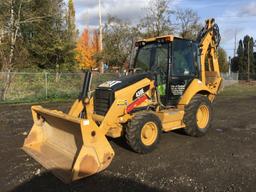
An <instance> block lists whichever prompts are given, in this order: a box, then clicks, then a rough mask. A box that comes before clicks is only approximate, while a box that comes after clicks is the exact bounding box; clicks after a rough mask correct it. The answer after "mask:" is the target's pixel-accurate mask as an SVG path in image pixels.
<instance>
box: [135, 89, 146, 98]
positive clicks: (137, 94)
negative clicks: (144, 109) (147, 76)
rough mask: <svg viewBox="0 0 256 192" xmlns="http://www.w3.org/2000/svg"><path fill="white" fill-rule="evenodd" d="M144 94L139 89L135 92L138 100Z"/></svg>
mask: <svg viewBox="0 0 256 192" xmlns="http://www.w3.org/2000/svg"><path fill="white" fill-rule="evenodd" d="M144 93H145V92H144V90H143V89H141V90H139V91H137V92H136V97H137V98H138V97H140V96H142V95H143V94H144Z"/></svg>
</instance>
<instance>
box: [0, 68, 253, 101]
mask: <svg viewBox="0 0 256 192" xmlns="http://www.w3.org/2000/svg"><path fill="white" fill-rule="evenodd" d="M116 78H117V75H116V74H94V75H93V79H92V90H94V89H95V88H96V87H97V86H98V85H99V84H101V83H103V82H105V81H108V80H113V79H116ZM1 82H2V81H0V88H1V84H2V83H1ZM82 83H83V74H72V73H70V74H61V76H60V77H59V79H56V74H54V73H49V74H48V75H47V97H46V89H45V88H46V81H45V74H44V73H30V74H22V73H21V74H19V73H17V74H15V75H14V76H13V78H12V83H11V86H10V88H9V90H8V93H7V95H6V100H5V101H0V104H18V103H44V102H65V101H73V100H74V99H76V98H77V96H78V95H79V92H80V90H81V87H82ZM220 96H229V97H231V96H256V82H249V83H248V82H241V83H238V84H234V85H232V86H229V87H226V88H225V89H224V90H223V91H222V92H221V93H220Z"/></svg>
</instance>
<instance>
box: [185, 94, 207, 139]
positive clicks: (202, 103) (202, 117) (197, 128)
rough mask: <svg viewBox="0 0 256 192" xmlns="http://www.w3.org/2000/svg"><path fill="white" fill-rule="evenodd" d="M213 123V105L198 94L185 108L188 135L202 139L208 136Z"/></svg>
mask: <svg viewBox="0 0 256 192" xmlns="http://www.w3.org/2000/svg"><path fill="white" fill-rule="evenodd" d="M211 122H212V105H211V102H210V101H209V99H208V98H207V97H206V96H204V95H200V94H197V95H195V96H194V97H193V98H192V100H191V101H190V103H189V104H188V105H187V106H186V107H185V115H184V123H185V125H186V127H185V132H186V134H187V135H190V136H194V137H200V136H203V135H205V134H206V132H207V131H208V129H209V128H210V126H211Z"/></svg>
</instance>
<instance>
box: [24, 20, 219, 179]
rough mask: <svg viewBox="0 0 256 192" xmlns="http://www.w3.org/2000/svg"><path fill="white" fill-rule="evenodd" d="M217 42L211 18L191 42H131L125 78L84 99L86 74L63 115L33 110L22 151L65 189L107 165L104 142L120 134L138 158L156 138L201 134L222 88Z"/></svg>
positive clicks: (109, 151)
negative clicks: (132, 52) (171, 133)
mask: <svg viewBox="0 0 256 192" xmlns="http://www.w3.org/2000/svg"><path fill="white" fill-rule="evenodd" d="M220 39H221V37H220V34H219V28H218V25H217V24H215V21H214V19H209V20H207V21H206V24H205V27H204V28H203V29H202V30H201V32H200V33H199V35H198V39H197V40H196V41H191V40H187V39H182V38H179V37H175V36H173V35H167V36H161V37H154V38H149V39H144V40H141V41H138V42H136V47H137V52H136V57H135V59H134V62H133V64H132V65H131V67H130V70H129V71H130V74H129V75H128V76H125V77H121V78H119V79H116V80H113V81H107V82H105V83H103V84H101V85H99V86H98V87H97V88H96V89H95V91H94V93H93V94H89V91H90V84H91V79H92V75H91V72H89V71H88V72H86V73H85V79H84V84H83V89H82V91H81V94H80V96H79V98H78V99H77V100H76V101H75V102H74V104H73V105H72V107H71V109H70V111H69V112H68V114H65V113H63V112H61V111H57V110H49V109H45V108H43V107H42V106H32V116H33V120H34V125H33V127H32V129H31V131H30V133H29V135H28V136H27V138H26V139H25V141H24V145H23V150H24V151H25V152H26V153H27V154H29V155H30V156H31V157H33V158H34V159H35V160H37V161H38V162H39V163H41V164H42V165H43V166H44V167H45V168H47V169H48V170H51V171H52V172H53V173H54V174H55V175H56V176H57V177H58V178H60V179H61V180H62V181H64V182H66V183H68V182H71V181H73V180H77V179H80V178H83V177H87V176H90V175H93V174H95V173H97V172H100V171H102V170H104V169H106V168H107V167H108V166H109V164H110V163H111V161H112V159H113V157H114V154H115V153H114V151H113V149H112V147H111V145H110V143H109V142H108V139H107V137H112V138H118V137H121V136H123V138H124V139H125V140H126V141H127V143H128V144H129V146H130V147H131V149H132V150H133V151H135V152H137V153H142V154H144V153H149V152H151V151H152V150H153V149H155V148H156V146H157V143H158V141H159V139H160V135H161V133H162V132H169V131H172V130H176V129H181V128H182V129H184V132H185V133H186V134H188V135H191V136H195V137H200V136H203V135H204V134H205V133H206V132H207V130H208V129H209V127H210V125H211V120H212V105H211V104H212V102H213V101H214V99H215V97H216V95H217V93H218V90H219V88H220V85H221V82H222V78H221V76H220V71H219V64H218V55H217V48H218V45H219V43H220ZM170 142H171V141H170Z"/></svg>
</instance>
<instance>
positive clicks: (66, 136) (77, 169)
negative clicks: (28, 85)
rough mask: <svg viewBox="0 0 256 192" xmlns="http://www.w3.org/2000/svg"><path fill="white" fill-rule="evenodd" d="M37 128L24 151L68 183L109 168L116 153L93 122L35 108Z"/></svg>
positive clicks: (34, 126) (33, 108)
mask: <svg viewBox="0 0 256 192" xmlns="http://www.w3.org/2000/svg"><path fill="white" fill-rule="evenodd" d="M32 116H33V119H34V125H33V127H32V129H31V131H30V133H29V135H28V136H27V138H26V139H25V142H24V145H23V147H22V149H23V150H24V151H25V152H26V153H27V154H29V155H30V156H31V157H33V158H34V159H35V160H36V161H38V162H39V163H40V164H41V165H43V166H44V167H45V168H46V169H48V170H50V171H52V172H53V174H54V175H56V176H57V177H58V178H59V179H61V180H62V181H64V182H65V183H69V182H71V181H73V180H77V179H80V178H83V177H87V176H90V175H93V174H95V173H97V172H99V171H102V170H104V169H105V168H107V167H108V166H109V164H110V163H111V161H112V159H113V157H114V151H113V149H112V147H111V145H110V144H109V142H108V140H107V138H106V137H105V135H104V132H102V131H101V129H100V128H99V127H98V126H97V124H96V123H95V122H94V121H93V120H85V119H80V118H75V117H72V116H70V115H67V114H64V113H62V112H60V111H53V110H48V109H44V108H42V107H41V106H33V107H32Z"/></svg>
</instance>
